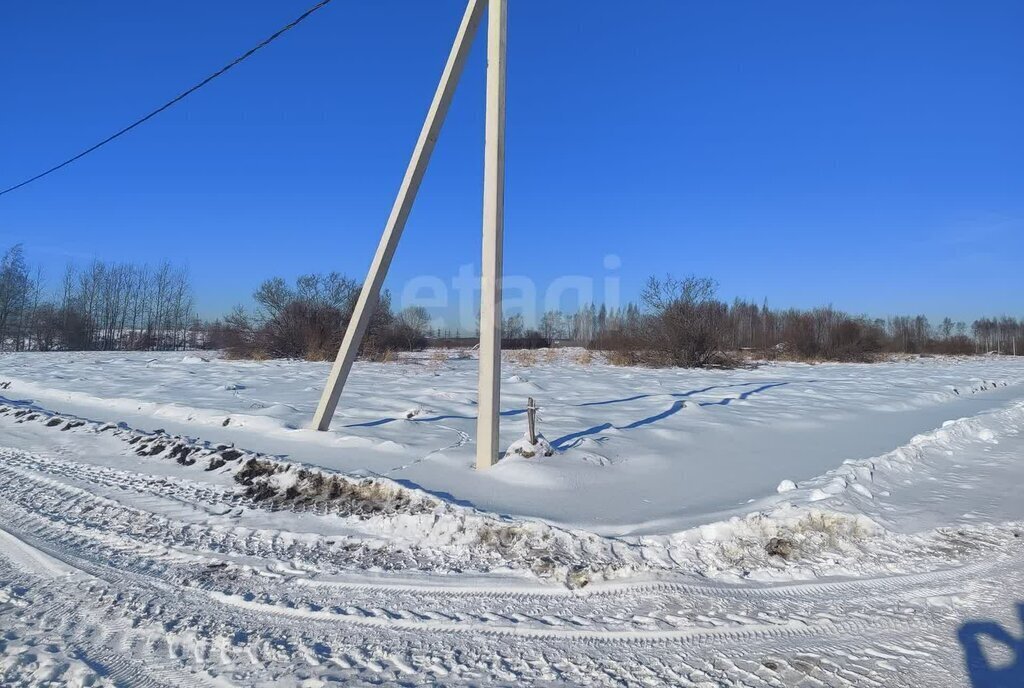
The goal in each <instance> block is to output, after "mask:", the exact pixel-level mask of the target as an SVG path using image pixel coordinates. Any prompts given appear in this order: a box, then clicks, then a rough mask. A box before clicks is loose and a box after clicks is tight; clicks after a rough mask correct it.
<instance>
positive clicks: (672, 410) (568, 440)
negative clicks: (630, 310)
mask: <svg viewBox="0 0 1024 688" xmlns="http://www.w3.org/2000/svg"><path fill="white" fill-rule="evenodd" d="M788 384H790V383H788V382H770V383H768V384H764V385H761V386H760V387H757V388H755V389H750V390H747V391H746V392H743V393H742V394H740V395H738V396H735V397H726V398H725V399H720V400H718V401H702V402H700V403H699V404H698V406H728V405H729V404H731V403H732V402H734V401H740V400H744V399H748V398H750V397H752V396H753V395H755V394H760V393H762V392H766V391H768V390H769V389H772V388H774V387H782V386H783V385H788ZM740 386H746V385H716V386H715V387H707V388H704V389H696V390H691V391H689V392H682V393H679V394H672V395H670V396H673V397H687V396H691V395H693V394H698V393H700V392H707V391H709V390H711V389H715V388H716V387H740ZM643 396H653V395H643ZM685 407H686V402H685V401H683V400H681V399H680V400H678V401H675V402H673V403H672V405H671V406H670V407H668V409H666V410H664V411H662V412H661V413H656V414H654V415H653V416H648V417H647V418H641V419H640V420H635V421H633V422H632V423H628V424H626V425H618V426H616V425H612V424H611V423H601V424H600V425H595V426H593V427H591V428H587V429H586V430H580V431H579V432H573V433H569V434H568V435H563V436H561V437H559V438H557V439H555V440H552V441H551V446H552V447H554V448H555V449H558V450H562V449H568V448H570V447H572V446H575V445H574V443H575V442H576V441H577V440H579V439H580V438H582V437H586V436H588V435H596V434H597V433H599V432H604V431H605V430H610V429H612V428H614V429H616V430H633V429H635V428H639V427H643V426H645V425H651V424H653V423H657V422H658V421H662V420H665V419H666V418H668V417H670V416H674V415H675V414H677V413H679V412H680V411H682V410H683V409H684V408H685Z"/></svg>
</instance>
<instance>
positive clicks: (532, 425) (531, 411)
mask: <svg viewBox="0 0 1024 688" xmlns="http://www.w3.org/2000/svg"><path fill="white" fill-rule="evenodd" d="M526 425H527V428H528V432H529V436H530V444H533V445H536V444H537V404H536V403H535V402H534V401H533V397H530V398H529V399H528V400H527V401H526Z"/></svg>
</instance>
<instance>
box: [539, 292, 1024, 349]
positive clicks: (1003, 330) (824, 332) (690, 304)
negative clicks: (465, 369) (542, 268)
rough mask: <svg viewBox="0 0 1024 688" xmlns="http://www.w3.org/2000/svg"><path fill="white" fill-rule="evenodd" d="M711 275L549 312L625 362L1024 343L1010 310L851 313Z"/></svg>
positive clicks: (1021, 326) (1022, 328) (550, 318)
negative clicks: (731, 287)
mask: <svg viewBox="0 0 1024 688" xmlns="http://www.w3.org/2000/svg"><path fill="white" fill-rule="evenodd" d="M716 292H717V284H716V283H715V282H714V280H712V279H709V278H706V277H693V276H691V277H685V278H681V279H678V278H675V277H672V276H668V277H665V278H654V277H652V278H651V279H650V280H649V281H648V283H647V286H646V288H645V289H644V291H643V293H642V296H641V298H642V302H643V306H644V308H643V309H640V308H637V307H635V306H628V307H626V308H624V309H620V310H617V311H607V310H606V309H604V308H603V307H602V308H600V309H595V308H594V307H593V306H591V307H588V308H586V309H584V310H583V311H582V313H583V314H584V317H583V318H582V321H583V324H582V326H581V325H580V321H581V318H580V313H577V314H575V315H574V316H571V317H566V316H561V315H559V314H545V316H544V317H543V318H542V319H541V324H542V327H544V324H545V323H546V322H553V323H562V325H561V326H560V327H559V326H555V327H554V328H553V330H552V331H553V333H554V334H555V336H556V337H557V335H558V334H566V335H569V336H570V338H572V335H574V334H577V335H578V334H583V335H585V339H577V340H576V341H577V342H578V343H582V344H585V345H586V346H589V347H591V348H594V349H601V350H605V351H608V352H609V353H610V354H611V355H612V360H614V361H620V362H623V363H637V364H652V365H677V366H708V365H716V364H720V365H729V364H731V363H734V362H735V361H736V354H737V353H742V352H744V351H746V352H750V353H752V354H754V355H756V356H757V357H761V358H768V359H778V358H783V359H794V360H833V361H871V360H875V359H876V358H877V357H878V356H879V355H883V354H890V353H912V354H972V353H984V352H988V351H995V352H998V353H1016V352H1017V350H1016V346H1017V344H1024V322H1020V321H1018V320H1017V319H1015V318H1010V317H1003V318H1000V319H998V320H995V319H981V320H977V321H975V322H974V323H973V325H972V327H971V332H972V335H973V336H968V335H967V325H966V324H965V323H964V322H954V321H953V320H951V319H950V318H945V319H944V320H943V321H942V322H941V323H940V324H939V325H938V326H937V327H936V326H933V325H932V324H931V323H930V322H929V321H928V318H927V317H925V316H923V315H917V316H893V317H890V318H887V319H882V318H869V317H867V316H863V315H851V314H849V313H844V312H843V311H839V310H836V309H834V308H832V307H831V306H824V307H819V308H814V309H809V310H800V309H794V308H789V309H783V310H774V309H771V308H769V307H768V305H767V304H766V303H765V304H762V305H760V306H758V305H757V304H755V303H751V302H748V301H744V300H741V299H737V300H735V301H734V302H733V303H732V304H727V303H725V302H723V301H721V300H719V299H718V298H717V296H716Z"/></svg>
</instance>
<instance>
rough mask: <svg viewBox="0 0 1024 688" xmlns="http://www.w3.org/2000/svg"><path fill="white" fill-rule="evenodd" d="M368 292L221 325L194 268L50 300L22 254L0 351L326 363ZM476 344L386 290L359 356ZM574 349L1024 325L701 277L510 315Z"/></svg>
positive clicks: (13, 265)
mask: <svg viewBox="0 0 1024 688" xmlns="http://www.w3.org/2000/svg"><path fill="white" fill-rule="evenodd" d="M359 290H360V284H359V283H358V282H356V281H355V280H352V279H350V278H348V277H345V276H343V275H340V274H338V273H330V274H326V275H318V274H310V275H302V276H300V277H299V278H297V279H296V280H295V282H294V283H293V284H289V283H288V282H286V281H285V280H284V279H282V278H280V277H275V278H272V279H268V280H266V281H264V282H263V283H262V284H261V285H260V286H259V288H258V289H257V290H256V292H255V293H254V294H253V301H254V303H255V308H253V309H250V310H246V309H244V308H241V307H238V308H236V309H235V310H234V311H232V312H231V313H230V314H229V315H227V316H226V317H224V318H222V319H218V320H215V321H213V322H205V323H204V322H201V321H200V320H199V319H198V317H197V316H196V314H195V309H194V300H193V291H192V287H191V284H190V281H189V278H188V274H187V272H186V271H185V270H184V269H183V268H180V267H175V266H174V265H172V264H170V263H167V262H164V263H161V264H160V265H158V266H156V267H150V266H147V265H140V264H134V263H107V262H104V261H99V260H96V261H93V262H92V263H90V264H88V265H86V266H85V267H76V266H74V265H69V266H68V267H67V269H66V271H65V273H64V275H63V278H62V279H61V281H60V283H59V285H58V286H57V288H56V289H55V290H53V292H52V293H50V294H46V293H45V290H44V287H43V281H42V278H41V274H40V272H39V271H38V270H35V271H33V270H31V269H30V268H29V266H28V264H27V263H26V261H25V256H24V252H23V251H22V248H21V246H14V247H12V248H10V249H8V250H7V251H6V252H4V253H3V254H2V257H0V350H7V351H24V350H37V351H50V350H170V349H195V348H212V349H223V350H224V351H225V352H226V353H227V354H228V355H229V356H235V357H244V358H304V359H308V360H328V359H331V358H333V357H334V356H335V355H336V354H337V351H338V348H339V347H340V345H341V339H342V337H343V335H344V332H345V328H346V327H347V325H348V321H349V319H350V318H351V316H352V312H353V310H354V308H355V303H356V299H357V298H358V296H359ZM474 340H475V338H471V337H461V336H459V333H458V332H455V333H452V332H451V331H447V330H445V331H441V330H433V331H432V330H431V324H430V316H429V313H428V312H427V311H426V309H424V308H422V307H411V308H406V309H404V310H402V311H400V312H397V313H396V312H395V311H394V309H393V308H392V306H391V298H390V295H389V294H388V293H387V292H384V293H382V294H381V298H380V303H379V305H378V307H377V309H376V311H375V312H374V315H373V317H372V319H371V322H370V325H369V328H368V330H367V333H366V336H365V337H364V340H363V344H362V349H361V353H362V355H364V356H367V357H370V358H373V359H377V360H381V359H386V358H388V356H389V355H390V354H391V353H392V352H396V351H411V350H416V349H422V348H424V347H425V346H428V345H456V346H457V345H466V344H468V343H472V342H473V341H474ZM566 344H572V345H579V346H586V347H589V348H592V349H600V350H603V351H606V352H608V353H609V356H610V357H611V359H612V360H613V361H615V362H621V363H630V364H645V365H675V366H709V365H729V364H732V363H734V362H735V361H736V360H737V355H745V354H749V355H753V356H756V357H761V358H769V359H795V360H837V361H868V360H873V359H875V358H876V357H878V356H880V355H884V354H890V353H916V354H929V353H936V354H937V353H944V354H972V353H987V352H996V353H1003V354H1016V353H1024V321H1020V320H1017V319H1016V318H1012V317H1000V318H981V319H979V320H975V321H974V322H973V323H971V325H970V326H968V325H967V324H966V323H964V322H954V321H953V320H951V319H950V318H945V319H943V320H942V321H941V322H940V323H938V324H937V325H933V324H932V323H930V322H929V320H928V318H926V317H925V316H923V315H917V316H892V317H889V318H886V319H880V318H869V317H867V316H863V315H851V314H849V313H844V312H842V311H839V310H836V309H834V308H832V307H831V306H824V307H820V308H814V309H808V310H801V309H792V308H789V309H781V310H780V309H772V308H769V307H768V305H767V303H762V304H760V305H758V304H756V303H753V302H749V301H744V300H740V299H737V300H735V301H733V302H732V303H726V302H724V301H722V300H721V299H719V298H718V296H717V284H716V283H715V281H714V280H712V279H709V278H706V277H695V276H690V277H683V278H675V277H672V276H667V277H664V278H653V277H652V278H651V279H650V280H649V281H648V283H647V285H646V287H645V288H644V290H643V292H642V294H641V304H640V305H636V304H628V305H626V306H625V307H623V308H612V309H609V308H607V307H605V306H600V307H597V306H594V305H587V306H584V307H583V308H580V309H579V310H578V311H576V312H575V313H563V312H560V311H548V312H546V313H544V314H543V315H542V316H541V317H540V318H539V319H538V321H537V323H536V325H535V326H534V327H528V326H527V325H526V323H525V322H524V319H523V317H522V316H521V315H518V314H513V315H509V316H508V317H506V318H505V319H504V321H503V339H502V345H503V347H505V348H510V349H512V348H541V347H546V346H551V345H566Z"/></svg>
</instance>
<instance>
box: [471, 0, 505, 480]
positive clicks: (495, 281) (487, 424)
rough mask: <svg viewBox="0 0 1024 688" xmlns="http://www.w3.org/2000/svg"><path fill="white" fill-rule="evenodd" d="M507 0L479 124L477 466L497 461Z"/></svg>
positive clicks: (498, 7) (493, 19)
mask: <svg viewBox="0 0 1024 688" xmlns="http://www.w3.org/2000/svg"><path fill="white" fill-rule="evenodd" d="M507 2H508V0H490V5H489V7H488V10H487V115H486V122H485V124H484V131H485V134H484V222H483V228H484V240H483V260H482V262H481V270H480V374H479V380H478V391H479V395H478V397H477V400H478V407H477V409H478V410H477V420H476V467H477V468H478V469H481V468H489V467H490V466H492V465H493V464H494V462H495V461H497V459H498V421H499V415H498V409H499V401H500V391H501V274H502V271H501V268H502V265H501V264H502V243H503V234H504V225H505V222H504V218H505V31H506V29H505V26H506V11H507V8H508V5H507Z"/></svg>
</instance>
